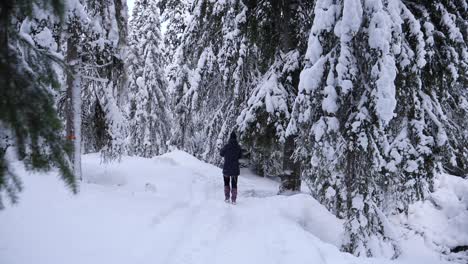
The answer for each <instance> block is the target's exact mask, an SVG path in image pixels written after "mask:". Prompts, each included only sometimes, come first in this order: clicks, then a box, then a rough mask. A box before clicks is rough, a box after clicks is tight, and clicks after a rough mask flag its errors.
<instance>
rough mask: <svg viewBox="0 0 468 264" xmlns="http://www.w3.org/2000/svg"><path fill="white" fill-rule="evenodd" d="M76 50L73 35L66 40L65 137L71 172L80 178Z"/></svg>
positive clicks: (78, 96)
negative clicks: (69, 144)
mask: <svg viewBox="0 0 468 264" xmlns="http://www.w3.org/2000/svg"><path fill="white" fill-rule="evenodd" d="M77 60H78V50H77V43H76V38H75V37H73V36H72V37H70V38H69V39H68V40H67V59H66V61H67V64H68V65H71V70H70V71H69V72H68V74H67V107H66V111H67V112H66V133H67V139H68V140H70V141H72V142H73V153H72V157H71V158H72V162H73V173H74V175H75V177H76V178H77V179H79V180H82V176H81V79H80V76H79V74H78V73H77Z"/></svg>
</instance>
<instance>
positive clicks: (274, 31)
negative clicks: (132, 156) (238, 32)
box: [238, 1, 312, 192]
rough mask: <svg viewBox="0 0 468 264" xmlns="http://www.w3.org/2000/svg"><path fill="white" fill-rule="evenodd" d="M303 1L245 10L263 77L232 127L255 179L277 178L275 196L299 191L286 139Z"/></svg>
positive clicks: (299, 57) (290, 141)
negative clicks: (235, 127)
mask: <svg viewBox="0 0 468 264" xmlns="http://www.w3.org/2000/svg"><path fill="white" fill-rule="evenodd" d="M311 7H312V5H311V4H310V3H309V2H308V1H275V2H271V1H258V2H255V3H251V5H250V6H249V8H250V10H252V11H251V12H252V13H251V14H250V15H249V16H248V17H249V18H250V20H249V21H248V23H249V33H250V34H249V41H250V42H252V43H254V45H256V46H257V47H258V48H259V54H260V55H259V59H258V61H259V70H260V72H262V73H263V77H262V78H260V79H259V80H258V82H257V83H255V84H253V85H254V86H255V88H254V89H253V91H252V93H251V94H250V95H249V98H248V101H247V107H246V108H245V109H244V110H243V112H242V113H241V115H240V117H239V118H238V123H239V125H240V131H241V132H242V140H243V142H244V144H245V145H246V146H249V149H248V150H249V152H250V154H251V162H252V164H253V165H254V167H256V168H257V173H259V174H261V175H268V176H280V177H282V179H283V181H282V182H283V184H282V185H281V187H280V192H283V191H287V190H289V191H298V190H299V189H300V179H299V176H300V172H299V164H298V163H297V162H295V161H294V159H293V157H292V153H293V151H294V148H295V146H294V137H295V135H288V136H286V134H285V132H286V127H287V125H288V123H289V119H290V112H291V110H292V104H293V102H294V98H295V97H296V95H297V85H298V82H299V72H300V69H301V68H302V67H303V65H302V61H303V56H304V53H305V46H306V45H305V42H306V41H305V40H306V39H307V38H306V36H307V35H306V34H304V32H305V31H304V30H303V29H304V25H306V24H308V23H307V21H308V19H309V15H310V14H308V13H309V11H310V10H311Z"/></svg>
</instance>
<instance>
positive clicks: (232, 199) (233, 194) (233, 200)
mask: <svg viewBox="0 0 468 264" xmlns="http://www.w3.org/2000/svg"><path fill="white" fill-rule="evenodd" d="M236 199H237V189H236V188H232V190H231V202H232V203H233V204H236Z"/></svg>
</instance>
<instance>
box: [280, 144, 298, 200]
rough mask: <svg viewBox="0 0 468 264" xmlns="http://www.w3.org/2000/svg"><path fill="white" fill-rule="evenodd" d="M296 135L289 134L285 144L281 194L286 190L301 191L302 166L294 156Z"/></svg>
mask: <svg viewBox="0 0 468 264" xmlns="http://www.w3.org/2000/svg"><path fill="white" fill-rule="evenodd" d="M294 139H295V136H288V137H287V138H286V142H285V144H284V154H283V171H284V172H283V175H282V176H281V185H280V187H279V194H283V193H286V192H299V191H300V190H301V168H300V163H299V162H296V161H295V160H294V158H293V157H292V155H293V153H294V149H295V141H294Z"/></svg>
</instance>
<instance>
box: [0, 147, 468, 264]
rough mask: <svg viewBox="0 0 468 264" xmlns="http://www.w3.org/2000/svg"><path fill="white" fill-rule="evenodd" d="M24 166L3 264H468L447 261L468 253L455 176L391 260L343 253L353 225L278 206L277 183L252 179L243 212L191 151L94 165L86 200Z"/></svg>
mask: <svg viewBox="0 0 468 264" xmlns="http://www.w3.org/2000/svg"><path fill="white" fill-rule="evenodd" d="M15 167H16V170H17V172H18V173H19V174H20V175H21V178H22V180H23V183H24V191H23V192H22V193H21V200H20V203H19V204H18V205H17V206H13V207H11V206H10V207H7V208H6V209H5V210H3V211H0V263H1V264H20V263H21V264H30V263H34V264H59V263H60V264H62V263H67V264H72V263H77V264H83V263H86V264H93V263H96V264H103V263H112V264H119V263H125V264H129V263H153V264H154V263H158V264H159V263H160V264H171V263H180V264H182V263H183V264H192V263H193V264H195V263H196V264H198V263H199V264H207V263H214V264H217V263H223V264H230V263H236V264H239V263H242V264H247V263H255V264H258V263H268V264H270V263H296V264H298V263H307V264H310V263H314V264H321V263H336V264H342V263H349V264H351V263H354V264H358V263H359V264H360V263H363V264H364V263H379V264H380V263H424V264H431V263H446V262H447V261H448V259H450V260H452V261H453V260H456V258H457V257H460V259H458V261H459V262H460V261H463V259H462V258H463V257H464V256H466V255H462V254H459V256H458V255H451V257H450V258H448V257H446V256H445V257H441V255H440V254H439V253H437V252H438V251H443V249H441V247H444V245H446V246H450V247H452V246H454V245H458V244H460V243H462V244H463V243H465V244H468V240H467V238H468V234H467V233H468V227H467V226H466V225H467V223H468V219H467V217H468V214H467V210H468V206H467V204H468V197H467V195H468V194H467V193H468V185H467V181H466V180H462V179H460V178H455V177H452V176H443V177H442V178H441V179H439V180H438V181H437V188H438V191H437V192H436V193H435V194H434V195H433V199H432V200H433V202H430V201H427V202H424V203H419V204H415V205H414V206H413V207H412V208H411V213H410V214H409V217H408V218H406V217H396V218H395V219H393V221H396V222H401V223H403V224H404V226H405V227H404V228H400V229H401V230H400V229H398V230H399V231H400V232H399V233H398V237H399V239H401V244H402V251H403V252H402V256H401V257H400V258H399V259H398V260H396V261H389V260H383V259H369V258H356V257H354V256H352V255H350V254H347V253H343V252H340V251H339V244H340V240H341V234H342V232H343V227H342V221H341V220H339V219H337V218H335V217H334V216H333V215H331V214H330V213H329V212H328V211H327V210H326V209H325V208H324V207H323V206H321V205H320V204H319V203H318V202H317V201H316V200H314V199H313V198H312V197H311V196H310V195H308V194H305V193H304V194H297V195H293V196H278V195H276V192H277V190H278V185H277V183H276V182H273V181H270V180H268V179H264V178H260V177H257V176H255V175H252V174H251V173H250V172H249V171H247V170H244V171H242V173H241V176H240V179H239V198H238V204H237V205H230V204H226V203H224V201H223V190H222V178H221V170H220V169H219V168H217V167H214V166H212V165H209V164H206V163H204V162H201V161H199V160H197V159H196V158H194V157H192V156H190V155H188V154H187V153H185V152H182V151H174V152H171V153H168V154H165V155H163V156H160V157H156V158H153V159H144V158H136V157H124V158H123V160H122V162H121V163H114V164H108V165H103V164H100V158H99V156H98V155H97V154H91V155H86V156H84V157H83V173H84V178H85V182H86V183H83V184H81V187H80V193H79V194H78V195H72V194H71V193H70V192H69V191H68V190H67V189H66V188H64V186H63V183H62V182H61V181H60V180H58V177H57V175H56V173H47V174H38V173H36V174H29V173H26V172H25V171H24V170H23V169H22V166H20V165H19V164H17V165H16V166H15ZM426 214H427V215H426ZM407 228H410V229H411V230H414V231H410V229H407ZM460 263H461V262H460Z"/></svg>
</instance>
